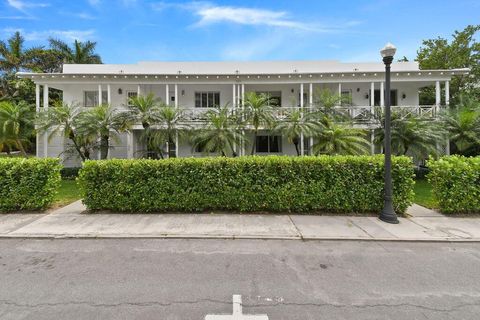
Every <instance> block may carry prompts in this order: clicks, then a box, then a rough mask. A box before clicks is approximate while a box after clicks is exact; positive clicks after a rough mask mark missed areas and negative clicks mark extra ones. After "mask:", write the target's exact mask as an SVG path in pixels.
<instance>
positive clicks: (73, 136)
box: [68, 131, 85, 162]
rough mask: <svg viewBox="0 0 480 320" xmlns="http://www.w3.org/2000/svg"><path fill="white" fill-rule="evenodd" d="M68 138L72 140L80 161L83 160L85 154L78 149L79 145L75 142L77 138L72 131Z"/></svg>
mask: <svg viewBox="0 0 480 320" xmlns="http://www.w3.org/2000/svg"><path fill="white" fill-rule="evenodd" d="M68 138H69V139H70V140H71V141H72V142H73V146H74V147H75V150H77V152H78V155H79V156H80V158H82V162H83V161H85V155H84V154H83V152H82V150H81V149H80V146H79V145H78V143H77V139H76V137H75V134H74V133H73V131H71V132H70V133H69V135H68Z"/></svg>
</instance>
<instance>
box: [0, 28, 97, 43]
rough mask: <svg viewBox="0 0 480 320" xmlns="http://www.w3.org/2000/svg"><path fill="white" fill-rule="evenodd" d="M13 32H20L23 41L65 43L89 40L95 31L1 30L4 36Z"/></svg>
mask: <svg viewBox="0 0 480 320" xmlns="http://www.w3.org/2000/svg"><path fill="white" fill-rule="evenodd" d="M15 31H20V33H21V34H22V36H23V37H25V40H27V41H39V40H47V39H48V38H50V37H52V38H59V39H61V40H65V41H69V42H72V41H75V40H78V41H85V40H91V39H92V38H93V37H94V34H95V30H44V31H31V32H29V31H25V30H23V29H15V28H6V29H3V32H4V33H5V34H11V33H13V32H15Z"/></svg>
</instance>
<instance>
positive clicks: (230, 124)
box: [191, 105, 241, 157]
mask: <svg viewBox="0 0 480 320" xmlns="http://www.w3.org/2000/svg"><path fill="white" fill-rule="evenodd" d="M237 120H238V119H237V115H236V114H235V113H234V110H232V109H230V108H228V105H225V106H223V107H216V108H212V109H211V110H208V111H207V112H206V113H205V121H206V124H205V126H204V128H203V129H201V130H196V131H193V134H192V139H191V140H192V145H193V148H197V147H199V148H200V149H202V150H203V151H204V152H205V153H217V154H219V155H221V156H227V155H232V156H234V157H235V156H236V153H235V150H234V146H235V145H239V144H240V142H241V141H240V138H241V135H240V133H239V130H238V128H237Z"/></svg>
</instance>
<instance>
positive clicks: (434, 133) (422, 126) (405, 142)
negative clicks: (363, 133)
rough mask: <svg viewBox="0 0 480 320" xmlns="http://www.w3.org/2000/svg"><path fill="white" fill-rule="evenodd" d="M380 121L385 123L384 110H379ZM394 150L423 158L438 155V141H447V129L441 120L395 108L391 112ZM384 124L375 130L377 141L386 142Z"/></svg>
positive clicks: (396, 152) (397, 152) (378, 142)
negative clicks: (437, 120)
mask: <svg viewBox="0 0 480 320" xmlns="http://www.w3.org/2000/svg"><path fill="white" fill-rule="evenodd" d="M376 114H377V118H378V120H379V121H380V123H382V124H383V123H385V117H384V114H383V112H381V111H379V110H377V112H376ZM391 132H392V135H391V137H392V138H391V139H392V152H393V154H395V155H409V156H412V157H415V159H419V160H423V159H426V158H428V156H430V155H433V156H436V155H437V153H438V152H437V143H438V142H441V141H445V139H446V131H445V129H444V127H443V125H442V124H441V123H439V122H435V121H432V119H431V118H428V117H424V116H421V115H417V114H412V113H405V112H402V111H401V110H394V111H392V114H391ZM384 137H385V132H384V129H383V126H382V127H381V128H378V129H376V130H375V143H376V144H377V145H383V144H384Z"/></svg>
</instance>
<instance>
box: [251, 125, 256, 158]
mask: <svg viewBox="0 0 480 320" xmlns="http://www.w3.org/2000/svg"><path fill="white" fill-rule="evenodd" d="M257 131H258V130H255V131H254V132H253V143H252V153H251V155H252V156H253V155H254V154H255V148H256V147H257Z"/></svg>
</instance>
